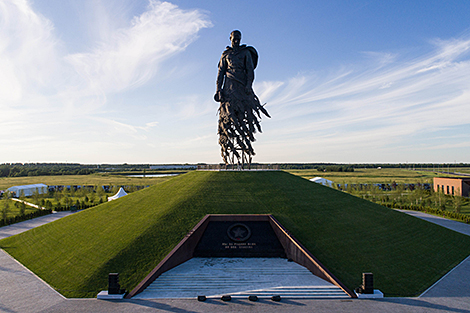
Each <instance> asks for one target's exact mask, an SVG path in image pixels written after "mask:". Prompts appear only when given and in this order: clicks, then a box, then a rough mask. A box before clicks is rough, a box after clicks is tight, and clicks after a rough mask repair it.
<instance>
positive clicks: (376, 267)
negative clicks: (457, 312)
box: [0, 172, 470, 297]
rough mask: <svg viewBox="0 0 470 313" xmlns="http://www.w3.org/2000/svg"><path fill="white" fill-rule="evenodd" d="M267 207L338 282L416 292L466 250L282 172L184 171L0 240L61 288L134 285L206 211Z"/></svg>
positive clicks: (91, 292)
mask: <svg viewBox="0 0 470 313" xmlns="http://www.w3.org/2000/svg"><path fill="white" fill-rule="evenodd" d="M209 213H212V214H221V213H224V214H273V215H274V216H275V217H276V219H278V220H279V221H280V222H281V223H282V224H283V225H284V226H285V227H286V228H287V229H289V231H291V233H292V234H293V235H294V236H295V237H296V238H297V239H298V240H300V242H302V243H303V244H304V245H305V246H306V247H307V249H309V250H310V251H311V252H312V253H313V254H314V255H315V256H316V257H317V258H318V259H319V260H320V261H321V262H322V263H323V264H324V265H325V266H326V267H327V268H328V269H329V270H330V271H332V272H333V274H334V275H336V276H337V277H338V278H339V279H340V280H341V281H342V282H343V283H345V284H346V286H348V287H349V288H351V289H353V288H355V287H357V286H359V285H360V284H361V274H362V273H363V272H373V273H374V281H375V286H376V288H378V289H380V290H382V291H383V292H384V293H385V294H386V295H388V296H414V295H417V294H419V293H421V292H422V291H424V290H425V289H426V288H427V287H429V286H430V285H431V284H432V283H434V282H435V281H436V280H437V279H439V278H440V277H441V276H442V275H444V274H445V273H446V272H447V271H449V270H450V269H451V268H452V267H454V266H455V265H457V264H458V263H459V262H461V261H462V260H463V259H464V258H465V257H466V256H467V255H468V254H469V253H470V237H468V236H465V235H461V234H459V233H456V232H453V231H450V230H447V229H445V228H442V227H439V226H436V225H434V224H431V223H428V222H425V221H422V220H420V219H417V218H414V217H411V216H408V215H406V214H403V213H400V212H397V211H393V210H391V209H387V208H384V207H382V206H380V205H377V204H374V203H371V202H368V201H364V200H361V199H359V198H356V197H353V196H350V195H348V194H346V193H343V192H340V191H337V190H334V189H331V188H327V187H324V186H321V185H318V184H315V183H312V182H309V181H308V180H305V179H303V178H300V177H297V176H294V175H291V174H288V173H285V172H191V173H188V174H184V175H180V176H177V177H175V178H172V179H170V180H168V181H166V182H164V183H161V184H158V185H155V186H153V187H150V188H147V189H144V190H142V191H139V192H135V193H132V194H129V195H128V196H126V197H124V198H122V199H119V200H116V201H112V202H109V203H105V204H102V205H99V206H97V207H94V208H91V209H88V210H85V211H82V212H79V213H76V214H73V215H71V216H69V217H66V218H63V219H61V220H58V221H56V222H53V223H50V224H47V225H44V226H42V227H38V228H35V229H33V230H31V231H28V232H25V233H23V234H20V235H17V236H13V237H10V238H6V239H4V240H2V241H0V247H1V248H2V249H4V250H6V251H7V252H8V253H10V254H11V255H12V256H14V257H15V258H16V259H17V260H19V261H20V262H21V263H23V264H24V265H25V266H27V267H28V268H29V269H31V270H32V271H33V272H35V273H36V274H37V275H38V276H40V277H41V278H43V279H44V280H45V281H46V282H48V283H49V284H50V285H51V286H53V287H54V288H56V289H57V290H58V291H59V292H61V293H62V294H63V295H65V296H66V297H94V296H96V294H97V293H98V292H99V291H100V290H104V289H106V288H107V275H108V273H110V272H119V273H120V282H121V286H122V287H123V288H126V289H128V290H131V289H132V288H134V287H135V286H136V285H137V284H138V283H139V282H140V281H141V280H142V279H143V278H144V277H145V276H146V275H147V274H148V273H149V272H150V271H151V270H152V269H153V268H154V267H155V266H156V265H157V264H158V263H159V262H160V261H161V260H162V259H163V258H164V257H165V255H166V254H167V253H168V252H170V251H171V250H172V249H173V247H174V246H176V244H177V243H178V242H179V241H180V240H181V239H183V237H184V236H185V234H186V233H187V232H188V231H189V230H191V229H192V228H193V227H194V226H195V225H196V224H197V223H198V222H199V220H200V219H201V218H202V217H204V215H206V214H209Z"/></svg>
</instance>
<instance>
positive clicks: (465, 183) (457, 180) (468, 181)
mask: <svg viewBox="0 0 470 313" xmlns="http://www.w3.org/2000/svg"><path fill="white" fill-rule="evenodd" d="M433 185H434V186H433V187H434V188H433V189H434V191H435V192H442V193H444V194H446V195H457V196H461V197H468V195H469V192H470V177H434V179H433Z"/></svg>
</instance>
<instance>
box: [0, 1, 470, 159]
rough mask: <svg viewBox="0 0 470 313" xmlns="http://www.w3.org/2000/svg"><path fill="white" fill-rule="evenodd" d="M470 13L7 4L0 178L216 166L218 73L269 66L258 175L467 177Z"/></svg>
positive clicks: (405, 4)
mask: <svg viewBox="0 0 470 313" xmlns="http://www.w3.org/2000/svg"><path fill="white" fill-rule="evenodd" d="M468 16H470V4H469V2H468V1H464V0H462V1H432V0H426V1H417V0H414V1H272V0H271V1H263V0H260V1H231V2H229V1H220V0H203V1H189V0H181V1H176V0H175V1H171V2H160V1H153V0H151V1H148V0H145V1H144V0H138V1H136V0H133V1H131V0H128V1H127V0H112V1H111V0H108V1H105V0H101V1H100V0H93V1H92V0H68V1H63V0H41V1H39V0H36V1H25V0H0V112H1V113H0V134H1V136H0V163H5V162H78V163H151V164H156V163H186V162H187V163H197V162H206V163H217V162H221V159H220V152H219V146H218V143H217V133H216V131H217V128H216V126H217V108H218V104H217V103H215V102H214V101H213V99H212V97H213V94H214V92H215V78H216V74H217V63H218V61H219V58H220V55H221V53H222V51H223V50H224V49H225V46H227V45H229V44H230V41H229V34H230V32H231V31H232V30H234V29H240V30H241V31H242V34H243V38H242V42H243V43H246V44H248V45H253V46H254V47H256V49H257V50H258V53H259V55H260V60H259V65H258V68H257V69H256V72H255V75H256V79H255V84H254V89H255V91H256V93H257V94H258V96H259V98H260V100H261V101H262V102H263V103H267V104H266V108H267V109H268V111H269V112H270V114H271V116H272V118H271V119H267V118H264V119H263V120H262V128H263V133H261V134H257V135H256V138H257V141H256V142H255V143H254V148H255V151H256V153H257V155H256V156H255V158H254V161H255V162H286V163H287V162H342V163H362V162H380V163H382V162H390V163H405V162H410V163H411V162H436V163H437V162H440V163H444V162H470V159H469V155H470V110H469V108H470V19H469V18H468Z"/></svg>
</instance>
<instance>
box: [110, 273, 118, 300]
mask: <svg viewBox="0 0 470 313" xmlns="http://www.w3.org/2000/svg"><path fill="white" fill-rule="evenodd" d="M108 282H109V286H108V295H118V294H119V293H120V291H121V286H119V273H109V276H108Z"/></svg>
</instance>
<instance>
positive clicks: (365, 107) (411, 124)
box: [258, 38, 470, 162]
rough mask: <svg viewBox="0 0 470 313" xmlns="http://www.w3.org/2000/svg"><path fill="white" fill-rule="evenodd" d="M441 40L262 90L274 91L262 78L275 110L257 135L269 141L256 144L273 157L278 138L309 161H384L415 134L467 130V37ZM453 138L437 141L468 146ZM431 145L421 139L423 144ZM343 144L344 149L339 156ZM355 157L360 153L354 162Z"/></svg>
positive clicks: (469, 62)
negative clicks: (417, 50) (420, 51)
mask: <svg viewBox="0 0 470 313" xmlns="http://www.w3.org/2000/svg"><path fill="white" fill-rule="evenodd" d="M436 42H438V44H437V45H436V47H435V49H434V51H432V52H431V53H429V54H427V55H425V56H421V57H406V56H399V55H394V56H393V57H392V56H388V55H387V54H378V55H374V54H370V53H369V54H368V57H377V58H379V60H378V61H377V62H370V60H368V63H367V64H360V65H357V66H351V67H350V68H344V69H341V70H340V71H339V72H337V73H336V74H334V75H331V74H329V75H328V74H327V75H325V74H322V73H315V75H310V76H306V75H303V76H299V77H295V78H294V79H290V80H287V81H286V82H285V83H282V82H278V83H276V84H275V92H271V91H270V92H269V93H268V92H265V90H271V89H273V87H271V86H272V85H273V84H272V83H269V82H268V83H263V82H260V83H258V86H266V87H265V88H264V89H263V88H260V89H261V93H264V94H263V95H264V96H265V97H264V98H262V101H263V102H268V104H269V105H268V107H267V108H268V110H269V111H270V113H271V115H272V116H273V118H272V119H271V120H268V121H266V125H265V126H264V128H268V129H269V128H272V129H270V130H269V131H266V133H265V134H263V135H262V136H263V137H261V136H260V138H264V139H262V140H266V142H267V144H266V146H265V147H263V146H261V147H260V148H259V150H261V151H263V154H268V155H269V152H267V151H274V150H271V149H276V148H275V147H274V146H275V145H276V143H277V144H280V143H282V142H284V143H285V144H286V145H287V146H289V147H291V148H290V149H286V150H287V151H290V152H291V153H292V154H296V153H298V154H302V155H304V156H306V155H309V156H310V157H311V158H312V159H311V160H310V161H314V160H318V158H321V160H323V161H337V162H340V161H341V162H347V161H351V162H353V161H356V162H362V161H363V160H365V159H370V158H371V157H372V156H373V158H375V159H374V160H375V161H381V160H383V159H386V157H387V155H386V153H387V151H388V150H390V149H391V147H396V146H398V145H402V144H404V143H407V142H410V141H411V140H413V142H414V144H415V145H418V142H416V141H415V140H419V138H418V137H420V136H421V137H423V136H424V137H429V138H432V136H435V137H437V136H438V135H437V133H434V132H435V131H436V130H437V129H439V128H445V129H449V128H453V127H458V126H459V125H460V126H462V127H467V130H468V128H469V127H468V126H469V125H470V111H469V110H468V106H469V103H470V58H469V55H470V48H469V47H470V39H469V38H460V39H453V40H448V41H436ZM321 75H323V77H322V76H321ZM266 126H267V127H266ZM449 136H450V137H451V138H448V137H447V136H444V139H443V138H440V139H436V140H438V143H439V145H440V146H442V147H466V146H467V145H462V144H460V143H458V142H454V141H452V142H446V141H445V140H455V139H453V137H452V134H450V133H449ZM274 138H275V139H274ZM447 138H448V139H447ZM444 143H445V144H444ZM427 145H431V144H430V143H422V147H423V149H426V146H427ZM269 146H270V148H269ZM433 146H436V144H435V143H434V144H433ZM379 147H383V148H384V150H383V151H382V152H380V151H379V150H377V149H378V148H379ZM265 149H266V151H264V150H265ZM338 150H341V151H344V152H343V153H342V154H336V155H335V154H334V153H333V151H338ZM353 155H354V156H355V157H356V158H358V159H356V160H351V158H349V156H351V157H352V156H353ZM325 156H328V157H327V158H325ZM358 156H361V157H362V159H360V157H358ZM271 161H274V160H271ZM278 161H284V162H288V160H286V159H283V160H278ZM302 161H309V160H307V159H303V160H302ZM398 161H400V160H397V162H398Z"/></svg>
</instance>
